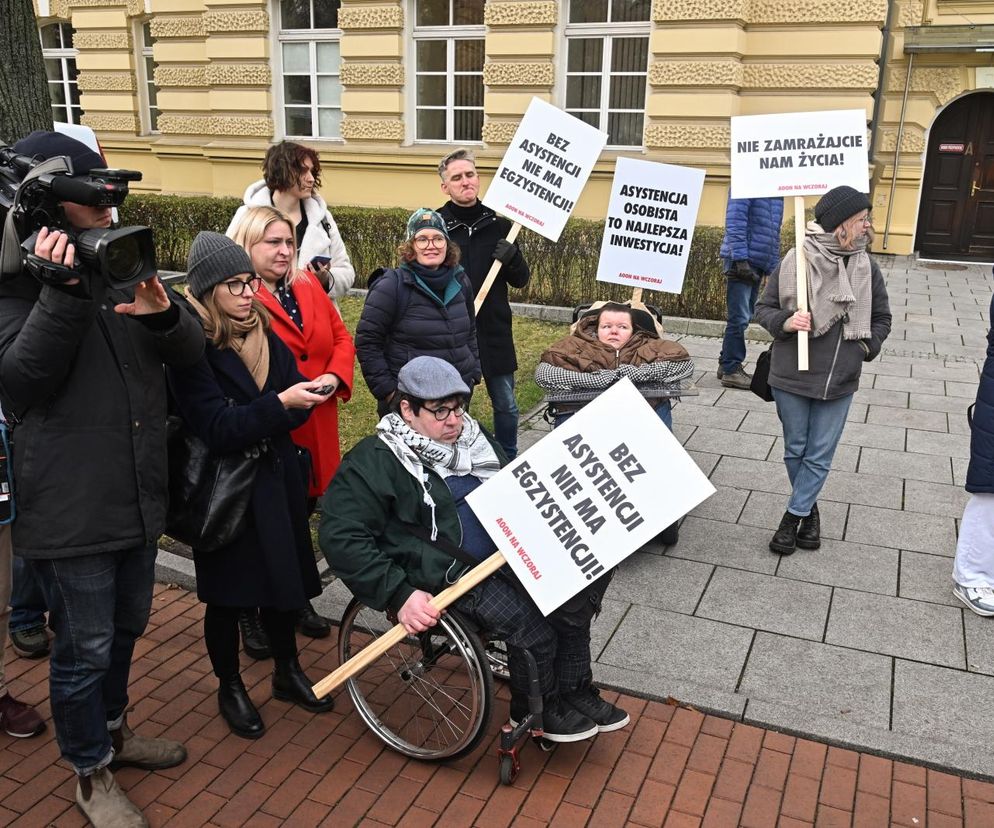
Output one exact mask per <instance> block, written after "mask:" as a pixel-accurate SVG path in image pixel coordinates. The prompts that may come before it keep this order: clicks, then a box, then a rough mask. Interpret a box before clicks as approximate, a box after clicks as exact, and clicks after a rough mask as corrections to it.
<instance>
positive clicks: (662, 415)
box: [552, 400, 673, 431]
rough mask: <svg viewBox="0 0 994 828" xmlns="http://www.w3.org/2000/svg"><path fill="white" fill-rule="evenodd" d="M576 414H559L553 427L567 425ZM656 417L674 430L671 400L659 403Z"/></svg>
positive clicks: (572, 412)
mask: <svg viewBox="0 0 994 828" xmlns="http://www.w3.org/2000/svg"><path fill="white" fill-rule="evenodd" d="M575 413H576V412H575V411H571V412H569V413H568V414H557V415H556V418H555V421H554V422H553V423H552V427H553V428H559V426H561V425H562V424H563V423H565V422H566V421H567V420H568V419H569V418H570V417H572V416H573V415H574V414H575ZM656 416H657V417H659V419H660V420H662V421H663V425H664V426H666V427H667V428H668V429H669V430H670V431H672V430H673V407H672V405H671V404H670V401H669V400H660V401H659V404H658V405H657V406H656Z"/></svg>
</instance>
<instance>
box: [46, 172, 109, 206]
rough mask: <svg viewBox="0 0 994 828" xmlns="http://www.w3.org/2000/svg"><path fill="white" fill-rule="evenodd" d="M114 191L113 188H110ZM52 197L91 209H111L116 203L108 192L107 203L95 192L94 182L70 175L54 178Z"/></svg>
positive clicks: (55, 176) (54, 176)
mask: <svg viewBox="0 0 994 828" xmlns="http://www.w3.org/2000/svg"><path fill="white" fill-rule="evenodd" d="M109 189H110V190H112V189H114V188H113V187H111V188H109ZM52 195H54V196H55V197H56V198H57V199H58V200H59V201H72V202H74V203H76V204H85V205H87V206H90V207H101V206H103V207H111V206H113V204H114V202H113V201H112V200H111V199H112V195H111V193H110V192H109V191H108V193H107V196H106V197H107V201H106V202H105V201H104V200H103V199H102V198H101V197H100V193H99V191H95V189H94V186H93V182H91V181H86V180H81V179H78V178H72V177H70V176H68V175H53V176H52Z"/></svg>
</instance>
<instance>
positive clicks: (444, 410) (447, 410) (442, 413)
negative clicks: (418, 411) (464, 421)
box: [421, 405, 466, 422]
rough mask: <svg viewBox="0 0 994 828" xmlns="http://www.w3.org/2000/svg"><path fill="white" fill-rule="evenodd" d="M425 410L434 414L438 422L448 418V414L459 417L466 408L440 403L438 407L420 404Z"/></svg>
mask: <svg viewBox="0 0 994 828" xmlns="http://www.w3.org/2000/svg"><path fill="white" fill-rule="evenodd" d="M421 407H422V408H423V409H424V410H425V411H427V412H428V413H430V414H434V415H435V419H436V420H438V421H439V422H442V421H444V420H447V419H449V415H450V414H455V415H456V416H457V417H461V416H462V415H463V414H465V413H466V409H465V408H464V407H463V406H461V405H456V406H448V405H441V406H439V407H438V408H429V407H428V406H427V405H423V406H421Z"/></svg>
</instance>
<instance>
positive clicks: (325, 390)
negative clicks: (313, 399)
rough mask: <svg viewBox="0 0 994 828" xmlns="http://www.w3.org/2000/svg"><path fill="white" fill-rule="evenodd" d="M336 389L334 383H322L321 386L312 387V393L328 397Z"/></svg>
mask: <svg viewBox="0 0 994 828" xmlns="http://www.w3.org/2000/svg"><path fill="white" fill-rule="evenodd" d="M334 390H335V386H334V385H322V386H321V387H320V388H312V389H311V393H312V394H320V395H321V396H322V397H326V396H328V394H330V393H331V392H332V391H334Z"/></svg>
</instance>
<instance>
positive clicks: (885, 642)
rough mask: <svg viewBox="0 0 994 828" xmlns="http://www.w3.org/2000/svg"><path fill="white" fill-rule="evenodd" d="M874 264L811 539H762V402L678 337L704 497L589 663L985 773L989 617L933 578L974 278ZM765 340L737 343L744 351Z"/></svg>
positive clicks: (964, 394) (983, 295) (632, 571)
mask: <svg viewBox="0 0 994 828" xmlns="http://www.w3.org/2000/svg"><path fill="white" fill-rule="evenodd" d="M877 260H878V262H879V263H880V265H881V268H882V270H883V272H884V276H885V279H886V282H887V288H888V293H889V295H890V302H891V309H892V312H893V315H894V323H893V328H892V332H891V336H890V338H889V339H888V340H887V342H886V343H885V344H884V348H883V351H882V353H881V355H880V357H879V358H878V359H877V360H876V361H874V362H871V363H865V364H864V369H863V375H862V380H861V384H860V390H859V391H858V392H857V394H856V398H855V401H854V403H853V405H852V408H851V410H850V413H849V423H848V425H847V428H846V431H845V432H844V434H843V436H842V441H841V445H840V447H839V451H838V454H837V456H836V460H835V463H834V468H833V471H832V472H831V474H830V476H829V479H828V483H827V485H826V486H825V489H824V490H823V493H822V498H821V502H820V505H821V510H822V513H823V515H824V523H825V530H824V534H825V538H826V540H824V541H823V545H822V548H821V549H820V550H818V551H813V552H812V551H805V550H798V551H797V552H796V553H795V554H794V555H793V556H790V557H786V558H779V557H778V556H775V555H773V554H771V553H770V552H769V550H768V549H767V542H768V541H769V538H770V535H771V531H772V529H773V527H775V526H776V524H777V522H778V520H779V516H780V515H781V514H782V511H783V509H784V508H785V505H786V496H785V494H786V492H787V491H788V485H787V477H786V473H785V472H784V469H783V464H782V461H781V452H782V439H781V438H780V433H781V432H780V428H779V423H778V420H777V418H776V413H775V410H774V407H773V404H772V403H764V402H762V401H761V400H759V399H758V398H757V397H755V396H753V395H752V394H751V393H749V392H747V391H739V390H734V389H725V388H723V387H722V386H721V385H720V383H718V381H717V379H716V377H715V370H716V368H717V354H718V351H719V349H720V342H719V341H718V340H716V339H715V338H714V336H711V337H706V336H698V335H691V334H687V333H680V334H677V335H676V338H679V339H680V341H681V342H682V343H683V344H684V345H685V346H686V347H687V349H688V350H689V351H690V353H691V355H692V356H693V357H694V360H695V363H696V368H697V373H696V384H697V386H698V388H699V390H700V394H699V396H697V397H693V398H689V399H688V401H687V402H685V403H682V404H679V405H677V406H676V408H675V409H674V423H675V425H674V431H675V433H676V434H677V436H678V437H679V439H680V440H681V442H682V443H683V444H684V445H685V446H686V447H687V449H688V451H689V452H690V454H691V456H692V457H693V458H694V459H695V461H696V462H697V463H698V465H699V466H700V467H701V469H702V470H703V471H704V472H705V473H706V474H707V475H708V476H709V477H710V479H711V481H712V483H714V485H715V486H716V487H717V489H718V491H717V494H716V495H714V496H713V497H712V498H711V499H710V500H708V501H706V502H705V503H703V504H701V505H700V506H699V507H698V508H697V509H695V510H694V511H693V512H692V513H691V514H690V515H688V516H687V517H686V518H685V519H684V521H683V524H682V527H681V535H680V540H679V542H678V543H677V544H676V545H675V546H673V547H670V548H663V547H662V546H660V545H658V544H653V543H650V544H649V545H647V546H646V547H645V548H644V549H643V550H641V551H640V552H639V553H636V554H635V555H634V556H632V558H630V559H629V560H628V561H626V562H625V563H624V564H623V565H622V566H621V568H620V571H619V573H618V575H617V577H616V580H615V583H614V584H613V585H612V587H611V589H610V590H609V591H608V596H607V599H606V600H605V608H604V612H603V613H602V614H601V616H600V618H599V619H598V621H597V622H596V623H595V625H594V628H593V648H594V656H595V659H596V663H595V677H596V678H597V679H598V680H599V681H600V682H602V683H604V684H606V685H607V686H611V687H614V688H617V689H619V690H624V691H628V692H632V693H636V694H639V695H642V696H646V697H649V698H656V699H664V698H666V697H676V698H678V699H680V700H681V701H683V702H686V703H688V704H692V705H694V706H695V707H698V708H699V709H701V710H705V711H708V712H711V713H716V714H719V715H722V716H727V717H731V718H733V719H736V720H739V721H741V722H744V723H750V724H753V725H761V726H768V727H773V728H777V729H780V730H783V731H785V732H788V733H794V734H798V735H804V736H810V737H814V738H818V739H823V740H826V741H829V742H831V743H834V744H837V745H841V746H845V747H849V748H856V749H859V750H865V751H871V752H876V753H879V754H882V755H885V756H894V757H903V758H907V759H910V760H913V761H915V762H919V763H924V764H927V765H929V766H931V767H936V768H947V769H953V770H958V771H963V772H966V773H971V774H979V775H983V776H987V777H994V751H991V750H990V744H991V738H992V737H994V725H992V724H991V722H992V719H991V716H990V706H991V700H992V699H994V619H982V618H978V617H976V616H974V615H973V614H972V613H970V612H969V611H968V610H966V609H965V608H963V607H962V605H960V604H959V602H958V601H956V600H955V599H954V598H953V596H952V593H951V586H952V582H951V577H950V576H951V569H952V556H953V553H954V551H955V543H956V535H957V531H958V524H959V518H960V516H961V514H962V509H963V506H964V505H965V503H966V500H967V494H966V493H965V491H964V490H963V488H962V486H963V483H964V481H965V475H966V466H967V461H968V457H969V453H968V452H969V431H968V428H967V424H966V408H967V406H968V405H969V404H970V403H971V402H972V400H973V397H974V394H975V392H976V387H977V381H978V378H979V368H980V366H981V365H982V363H983V359H984V355H985V352H986V330H987V326H988V323H989V320H988V318H987V314H988V308H989V305H990V299H991V292H992V279H991V274H990V272H989V270H988V269H986V268H981V267H979V266H957V265H933V264H929V265H923V264H918V263H915V262H914V261H913V260H911V259H909V258H905V257H886V256H881V257H878V258H877ZM672 329H674V330H678V328H675V327H672ZM689 329H690V328H689V327H688V326H687V324H686V322H684V323H683V328H682V330H684V331H686V330H689ZM698 329H700V330H707V331H709V332H710V333H712V334H716V333H717V331H718V330H719V328H718V327H717V326H715V325H711V327H710V328H708V327H707V326H706V325H700V326H697V327H695V328H694V330H698ZM766 347H767V345H766V343H764V342H762V341H751V342H750V343H749V348H748V351H749V356H748V363H749V364H752V363H754V361H755V359H756V357H757V356H758V354H759V353H760V352H761V351H762V350H763V349H764V348H766ZM747 367H748V366H747ZM522 429H523V430H522V434H521V441H520V443H521V447H522V449H524V448H527V447H528V446H529V445H531V444H533V443H534V442H536V441H537V440H539V439H541V438H542V437H543V436H544V435H545V434H546V433H548V426H547V424H545V423H544V421H542V419H541V417H540V416H539V414H538V413H536V412H533V413H532V415H531V416H530V417H529V418H528V419H527V421H526V422H524V423H523V426H522ZM160 566H161V567H162V569H161V572H160V577H161V578H162V579H164V580H172V581H176V580H179V581H180V582H183V580H182V572H184V571H185V572H186V574H187V577H188V576H189V573H190V570H191V567H190V566H189V563H188V562H186V561H183V560H181V559H179V558H177V557H176V556H173V555H169V554H168V553H166V554H163V555H160ZM186 583H187V585H189V581H187V582H186ZM344 600H345V595H344V590H342V589H341V588H340V586H339V585H337V584H333V585H332V586H331V587H330V588H329V589H328V590H326V592H325V594H324V595H323V596H322V597H321V598H320V599H319V600H318V601H317V602H316V603H317V606H318V607H319V608H320V609H321V610H322V611H324V612H325V613H326V614H328V615H329V616H330V617H332V618H337V617H338V616H339V615H340V614H341V609H342V607H343V606H344ZM991 824H994V822H992V823H991Z"/></svg>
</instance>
